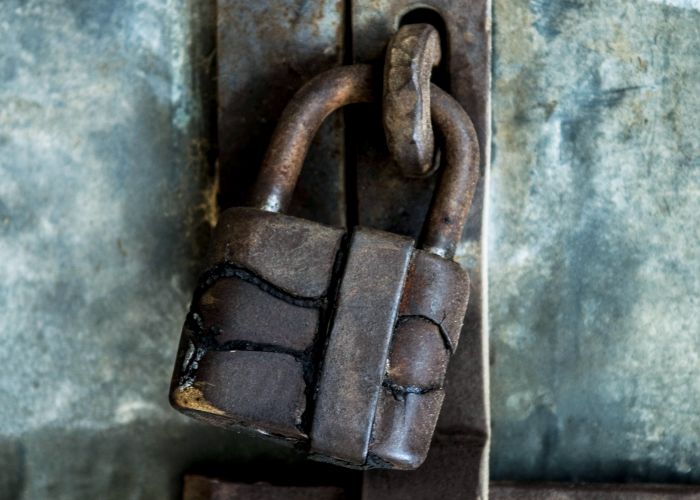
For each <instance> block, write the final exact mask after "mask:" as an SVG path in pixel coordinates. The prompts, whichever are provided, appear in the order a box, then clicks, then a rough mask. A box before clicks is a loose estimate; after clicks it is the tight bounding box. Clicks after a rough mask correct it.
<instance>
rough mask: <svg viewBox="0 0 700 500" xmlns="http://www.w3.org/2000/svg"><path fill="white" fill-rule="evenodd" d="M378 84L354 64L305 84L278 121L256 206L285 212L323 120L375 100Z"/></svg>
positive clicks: (255, 190)
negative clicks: (347, 108)
mask: <svg viewBox="0 0 700 500" xmlns="http://www.w3.org/2000/svg"><path fill="white" fill-rule="evenodd" d="M373 83H374V79H373V77H372V68H371V67H369V66H365V65H353V66H342V67H339V68H334V69H331V70H328V71H326V72H324V73H321V74H319V75H316V76H315V77H314V78H313V79H312V80H311V81H309V82H308V83H307V84H305V85H304V86H303V87H302V88H301V89H300V90H299V91H298V92H297V93H296V94H295V95H294V98H293V99H292V100H291V101H289V103H288V104H287V106H286V107H285V108H284V112H283V113H281V116H280V117H279V120H278V122H277V127H276V128H275V132H274V133H273V135H272V138H271V140H270V145H269V146H268V148H267V152H266V153H265V157H264V159H263V162H262V166H261V167H260V174H259V175H258V178H257V180H256V182H255V185H254V186H253V188H252V195H251V197H250V203H251V205H253V206H255V207H258V208H260V209H262V210H269V211H273V212H281V211H286V210H287V209H288V207H289V204H290V202H291V200H292V195H293V194H294V190H295V187H296V185H297V181H298V179H299V176H300V174H301V172H302V167H303V166H304V160H305V159H306V155H307V153H308V151H309V146H310V144H311V141H312V139H313V138H314V136H315V135H316V132H317V131H318V129H319V128H320V127H321V124H322V123H323V121H324V120H325V119H326V118H327V117H328V116H329V115H330V114H331V113H332V112H333V111H335V110H337V109H339V108H341V107H343V106H347V105H349V104H354V103H361V102H365V103H366V102H372V101H374V100H375V97H374V90H373ZM326 167H328V166H326ZM324 194H325V193H324Z"/></svg>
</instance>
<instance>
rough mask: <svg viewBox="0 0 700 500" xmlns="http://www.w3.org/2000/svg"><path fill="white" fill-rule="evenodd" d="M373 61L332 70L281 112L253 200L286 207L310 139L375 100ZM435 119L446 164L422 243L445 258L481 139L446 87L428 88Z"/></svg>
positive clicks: (474, 177)
mask: <svg viewBox="0 0 700 500" xmlns="http://www.w3.org/2000/svg"><path fill="white" fill-rule="evenodd" d="M373 83H374V75H373V71H372V67H371V66H369V65H365V64H356V65H352V66H341V67H338V68H334V69H331V70H328V71H326V72H324V73H321V74H320V75H318V76H316V77H315V78H313V79H312V80H311V81H309V82H308V83H307V84H306V85H304V86H303V87H302V88H301V89H300V90H299V91H298V92H297V93H296V95H295V96H294V97H293V98H292V100H291V101H290V102H289V104H288V105H287V107H286V108H285V110H284V112H283V113H282V117H281V118H280V120H279V122H278V124H277V128H276V129H275V132H274V134H273V136H272V140H271V141H270V146H269V148H268V150H267V153H266V154H265V158H264V160H263V163H262V166H261V169H260V174H259V176H258V179H257V181H256V183H255V186H254V188H253V193H252V198H251V205H252V206H254V207H256V208H259V209H261V210H266V211H268V212H282V211H284V210H286V209H287V207H288V205H289V202H290V201H291V198H292V194H293V192H294V187H295V185H296V182H297V179H298V178H299V174H300V173H301V168H302V166H303V164H304V158H305V157H306V153H307V151H308V149H309V145H310V144H311V141H312V139H313V137H314V135H315V134H316V131H317V130H318V129H319V127H320V126H321V124H322V123H323V120H325V119H326V117H327V116H328V115H330V114H331V113H332V112H333V111H335V110H337V109H339V108H341V107H343V106H346V105H348V104H355V103H363V102H364V103H369V102H373V101H375V95H374V92H373V88H374V85H373ZM430 111H431V116H432V120H433V123H434V125H435V127H436V128H437V130H438V131H439V132H441V133H442V135H443V137H444V141H445V146H444V151H445V167H444V169H443V171H442V173H441V179H440V181H439V183H438V186H437V189H436V192H435V195H434V196H433V203H432V206H431V208H430V212H429V213H428V218H427V220H426V221H425V224H424V231H423V236H422V241H421V246H422V248H424V249H425V250H427V251H429V252H431V253H434V254H436V255H440V256H441V257H445V258H452V257H453V256H454V253H455V250H456V248H457V244H458V243H459V240H460V238H461V235H462V229H463V228H464V224H465V223H466V220H467V215H468V213H469V207H470V206H471V202H472V198H473V197H474V191H475V189H476V184H477V182H478V180H479V176H480V171H479V142H478V138H477V135H476V130H475V129H474V125H473V124H472V121H471V120H470V119H469V116H468V115H467V113H466V111H464V109H462V107H461V106H460V104H459V103H458V102H457V101H456V100H455V99H454V98H453V97H452V96H450V95H449V94H447V93H446V92H445V91H444V90H442V89H440V88H439V87H437V86H435V85H431V88H430Z"/></svg>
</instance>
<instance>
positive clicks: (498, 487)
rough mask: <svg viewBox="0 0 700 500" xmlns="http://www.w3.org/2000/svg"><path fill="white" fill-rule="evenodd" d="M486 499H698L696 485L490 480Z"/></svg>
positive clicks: (699, 494)
mask: <svg viewBox="0 0 700 500" xmlns="http://www.w3.org/2000/svg"><path fill="white" fill-rule="evenodd" d="M489 499H490V500H698V499H700V487H697V486H677V485H660V484H557V483H540V484H537V483H532V484H529V483H491V487H490V489H489Z"/></svg>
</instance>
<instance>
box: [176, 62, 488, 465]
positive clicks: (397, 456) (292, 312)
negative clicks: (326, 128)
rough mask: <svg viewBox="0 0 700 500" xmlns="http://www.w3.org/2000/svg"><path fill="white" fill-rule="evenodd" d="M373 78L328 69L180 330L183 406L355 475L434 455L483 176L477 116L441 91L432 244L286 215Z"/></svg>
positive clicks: (282, 129)
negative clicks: (464, 243) (330, 121)
mask: <svg viewBox="0 0 700 500" xmlns="http://www.w3.org/2000/svg"><path fill="white" fill-rule="evenodd" d="M372 79H373V77H372V70H371V68H370V67H368V66H364V65H355V66H346V67H341V68H336V69H334V70H330V71H328V72H326V73H324V74H322V75H319V76H318V77H316V78H315V79H313V80H312V81H311V82H309V83H308V84H307V85H306V86H304V87H303V88H302V89H301V90H300V91H299V92H298V93H297V95H296V96H295V97H294V99H293V100H292V101H291V102H290V104H289V105H288V107H287V109H286V110H285V112H284V114H283V116H282V118H281V119H280V122H279V124H278V126H277V129H276V131H275V134H274V135H273V139H272V142H271V145H270V148H269V150H268V153H267V155H266V158H265V160H264V162H263V166H262V168H261V173H260V177H259V178H258V181H257V184H256V186H255V189H254V193H253V202H252V207H236V208H230V209H227V210H226V211H224V212H223V213H222V214H221V217H220V220H219V223H218V226H217V228H216V230H215V232H214V235H213V240H212V244H211V247H210V250H209V253H208V256H207V270H206V271H205V272H204V273H203V274H202V276H201V278H200V280H199V284H198V286H197V288H196V290H195V293H194V297H193V300H192V305H191V308H190V311H189V313H188V315H187V319H186V321H185V325H184V328H183V332H182V337H181V343H180V348H179V352H178V356H177V361H176V366H175V371H174V374H173V381H172V386H171V391H170V401H171V404H172V405H173V406H174V407H175V408H176V409H178V410H180V411H182V412H184V413H186V414H188V415H191V416H193V417H195V418H198V419H200V420H204V421H207V422H210V423H212V424H215V425H220V426H224V427H229V428H233V429H239V430H248V431H252V432H255V433H259V434H262V435H265V436H269V437H272V438H275V439H278V440H281V441H285V442H288V443H291V444H293V445H294V446H295V447H296V448H298V449H300V450H303V451H305V452H306V453H308V454H309V455H310V456H311V458H315V459H320V460H324V461H330V462H333V463H337V464H340V465H344V466H349V467H357V468H398V469H413V468H416V467H418V466H419V465H420V464H421V463H422V462H423V460H424V459H425V457H426V454H427V452H428V449H429V446H430V441H431V437H432V434H433V432H434V429H435V425H436V422H437V418H438V415H439V412H440V408H441V406H442V401H443V398H444V394H445V392H444V380H445V373H446V369H447V363H448V359H449V357H450V355H451V354H452V353H453V352H454V350H455V348H456V347H457V342H458V339H459V335H460V330H461V327H462V321H463V318H464V315H465V312H466V307H467V300H468V295H469V280H468V276H467V273H466V272H465V271H464V270H463V269H462V268H461V267H460V266H459V265H458V264H457V263H455V262H453V261H452V260H451V257H452V256H453V254H454V251H455V248H456V245H457V243H458V241H459V238H460V235H461V231H462V228H463V226H464V223H465V220H466V216H467V212H468V209H469V205H470V203H471V198H472V196H473V192H474V187H475V184H476V181H477V179H478V176H479V170H478V169H479V156H478V155H479V153H478V142H477V139H476V134H475V132H474V128H473V126H472V124H471V121H470V120H469V118H468V116H467V114H466V113H465V112H464V110H463V109H462V108H461V107H460V106H459V104H457V103H456V101H455V100H454V99H452V98H451V97H450V96H449V95H447V94H445V93H444V92H443V91H441V90H440V89H438V88H437V87H433V89H432V91H431V99H432V103H431V112H432V116H433V120H434V123H435V125H436V126H437V129H438V130H439V131H440V132H441V133H442V135H443V136H444V142H445V144H444V150H445V152H444V156H445V157H446V160H445V164H446V166H445V168H444V172H442V179H441V181H440V183H439V185H438V189H437V193H436V196H435V199H434V201H433V205H432V207H431V210H430V214H429V216H428V220H427V223H426V227H425V229H424V233H423V237H422V242H423V243H422V245H421V246H420V247H419V248H416V247H415V245H414V242H413V240H412V239H411V238H408V237H405V236H399V235H396V234H391V233H387V232H383V231H378V230H374V229H368V228H364V227H358V228H355V229H354V230H353V231H352V232H350V233H347V232H346V231H345V230H344V229H340V228H334V227H328V226H325V225H322V224H319V223H317V222H312V221H309V220H303V219H299V218H296V217H292V216H289V215H285V214H283V213H281V212H282V211H283V210H284V209H285V208H286V206H287V204H288V203H289V200H290V199H291V196H292V192H293V189H294V185H295V183H296V179H297V177H298V175H299V172H300V170H301V166H302V163H303V159H304V156H305V154H306V151H307V149H308V146H309V143H310V141H311V139H312V137H313V135H314V134H315V132H316V130H317V129H318V127H319V126H320V124H321V122H322V121H323V119H324V118H325V117H326V116H327V115H328V114H330V113H331V112H332V111H333V110H335V109H337V108H339V107H341V106H343V105H345V104H349V103H355V102H370V101H372V100H373V92H372V88H373V82H372Z"/></svg>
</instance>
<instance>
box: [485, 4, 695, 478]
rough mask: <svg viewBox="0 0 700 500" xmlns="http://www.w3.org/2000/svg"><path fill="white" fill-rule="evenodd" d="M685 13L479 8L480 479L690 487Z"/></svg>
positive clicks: (691, 139) (598, 7)
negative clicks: (486, 396)
mask: <svg viewBox="0 0 700 500" xmlns="http://www.w3.org/2000/svg"><path fill="white" fill-rule="evenodd" d="M699 9H700V5H698V4H697V2H682V1H674V0H668V1H644V0H634V1H629V0H611V1H575V2H515V3H514V2H511V1H506V0H503V1H500V0H499V1H498V2H496V3H495V9H494V16H495V19H496V20H497V23H496V32H495V40H496V44H495V47H496V51H495V64H494V96H493V97H494V108H493V115H494V138H495V140H494V152H493V154H494V162H493V170H492V177H491V193H490V211H489V215H488V219H487V224H488V226H489V241H488V247H489V257H488V260H489V262H490V264H489V304H490V310H491V312H490V321H491V327H490V331H491V348H492V352H491V361H492V368H491V374H492V384H491V390H492V398H491V402H492V416H493V428H494V434H493V441H492V448H491V455H492V474H493V476H494V477H495V478H499V479H510V480H553V481H554V480H566V481H571V480H579V481H586V480H588V481H606V482H620V481H625V482H627V481H652V482H695V483H699V482H700V419H699V418H698V414H699V410H700V312H699V311H700V307H698V297H700V250H699V248H700V247H699V246H698V242H699V241H700V219H698V212H699V211H700V197H699V195H698V193H700V168H699V167H700V154H699V151H700V130H699V129H698V127H697V123H698V121H699V120H700V84H699V83H698V78H697V75H698V74H700V10H699Z"/></svg>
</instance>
